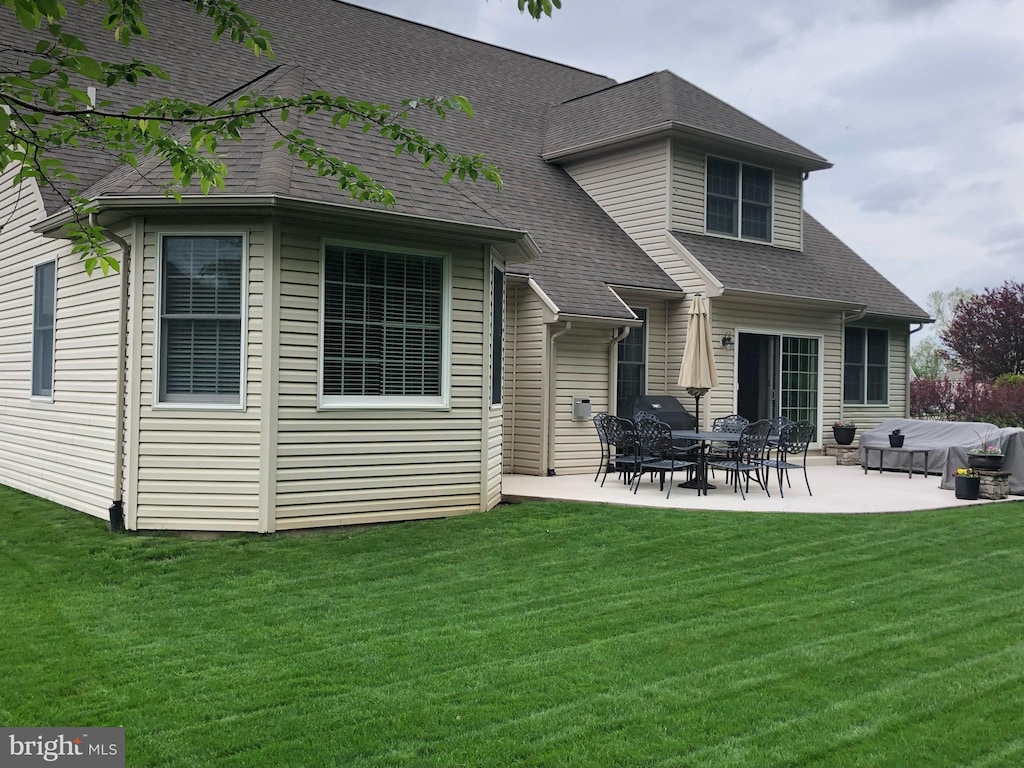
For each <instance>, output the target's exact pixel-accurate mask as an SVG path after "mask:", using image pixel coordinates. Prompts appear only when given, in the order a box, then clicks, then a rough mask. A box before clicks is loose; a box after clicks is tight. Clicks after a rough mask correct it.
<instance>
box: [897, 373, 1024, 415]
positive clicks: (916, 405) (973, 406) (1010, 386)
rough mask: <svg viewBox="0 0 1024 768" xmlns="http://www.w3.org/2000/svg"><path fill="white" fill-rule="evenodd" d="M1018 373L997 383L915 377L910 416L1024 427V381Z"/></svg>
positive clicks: (1001, 378) (1002, 377)
mask: <svg viewBox="0 0 1024 768" xmlns="http://www.w3.org/2000/svg"><path fill="white" fill-rule="evenodd" d="M1018 379H1024V377H1018V376H1017V375H1015V374H1011V375H1008V376H1001V377H1000V378H999V379H998V380H997V381H996V383H995V384H987V383H973V382H970V381H959V382H953V381H950V380H949V379H948V378H943V379H915V380H913V381H911V382H910V415H911V416H914V417H916V418H933V419H944V420H947V421H986V422H989V423H990V424H995V425H996V426H997V427H1020V426H1024V383H1022V382H1021V381H1019V380H1018Z"/></svg>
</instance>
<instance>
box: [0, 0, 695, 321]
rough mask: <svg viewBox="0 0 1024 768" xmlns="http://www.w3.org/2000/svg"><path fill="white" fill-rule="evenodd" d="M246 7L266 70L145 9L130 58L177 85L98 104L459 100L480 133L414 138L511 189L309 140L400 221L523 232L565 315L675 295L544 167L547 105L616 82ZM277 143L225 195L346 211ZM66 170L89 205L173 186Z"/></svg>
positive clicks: (163, 84) (240, 169) (377, 21)
mask: <svg viewBox="0 0 1024 768" xmlns="http://www.w3.org/2000/svg"><path fill="white" fill-rule="evenodd" d="M245 9H246V10H247V11H248V12H250V13H252V14H253V15H254V16H255V17H256V18H257V19H259V21H260V22H261V24H262V25H263V26H264V27H265V28H267V29H269V30H271V32H272V33H273V35H274V38H273V47H274V52H275V55H276V58H275V59H274V60H273V61H272V62H268V61H267V59H266V58H259V59H257V58H256V57H254V56H253V55H252V54H251V53H250V52H248V51H246V50H245V49H243V48H241V47H239V46H236V45H232V44H230V43H229V42H227V41H224V40H221V41H219V42H217V43H216V44H214V43H211V41H210V36H211V33H212V30H211V28H210V26H209V23H208V21H207V20H206V19H203V18H200V17H198V16H197V15H196V14H195V12H194V11H193V10H191V9H190V8H189V6H188V4H186V3H147V4H146V5H145V11H146V24H147V26H148V28H149V30H150V33H151V38H150V39H148V40H142V39H139V40H135V41H133V43H132V47H131V51H130V56H132V57H135V58H138V59H141V60H143V61H147V62H151V63H154V64H157V65H159V66H161V67H163V68H164V69H165V70H166V71H167V72H168V74H169V75H170V81H169V82H167V81H149V80H147V81H145V82H144V83H143V85H142V87H140V88H139V89H135V90H132V89H130V88H126V87H119V88H115V89H111V90H109V91H101V93H100V98H101V99H111V100H113V101H115V102H116V103H120V104H130V103H137V102H138V101H140V100H141V99H142V98H153V97H159V96H172V95H177V96H182V97H185V98H189V99H192V100H197V101H204V102H208V103H213V102H215V101H217V100H219V99H221V98H223V97H225V95H227V94H229V93H232V92H235V91H237V90H239V89H243V88H247V87H249V85H250V84H253V87H255V88H257V89H262V90H264V91H266V92H270V91H271V90H272V89H271V83H272V82H273V83H274V85H275V86H280V87H281V88H282V89H283V90H284V91H285V92H289V91H291V90H294V89H295V88H305V87H306V86H312V87H316V88H322V89H324V90H327V91H331V92H335V93H343V94H345V95H346V96H350V97H353V98H363V99H369V100H372V101H375V102H386V103H391V104H398V103H400V101H401V100H402V99H403V98H415V97H420V96H427V95H437V94H448V95H454V94H458V95H463V96H466V97H468V98H469V99H470V101H471V102H472V104H473V107H474V110H475V117H474V118H473V119H469V118H467V117H465V116H462V115H450V116H449V118H448V119H447V120H444V121H438V120H432V119H421V118H418V117H417V122H416V125H417V126H418V127H420V128H421V129H423V130H424V131H426V132H427V133H428V135H430V136H431V137H433V138H436V139H437V140H439V141H442V142H444V143H445V144H446V145H447V146H449V148H451V149H453V150H454V151H459V152H482V153H484V154H485V155H486V156H487V158H488V159H489V160H491V161H492V162H495V163H496V164H497V165H498V166H499V167H500V168H501V170H502V178H503V181H504V188H503V189H502V190H497V189H495V188H494V187H493V186H492V185H490V184H489V183H488V182H478V183H475V184H473V183H468V182H467V183H464V184H459V183H454V184H451V185H444V184H442V183H441V172H440V171H439V170H436V169H434V168H430V169H423V168H422V166H421V165H420V164H419V163H418V162H417V161H415V160H414V159H412V158H410V157H408V156H405V155H403V156H401V157H397V158H396V157H395V156H394V153H393V151H392V148H391V147H390V146H388V145H386V144H385V143H384V142H383V141H381V140H379V139H377V138H375V137H373V136H372V135H368V136H364V135H363V134H362V133H360V131H359V130H358V128H355V127H350V128H349V129H348V130H346V131H344V132H338V131H334V130H330V129H329V128H328V127H327V126H325V125H324V124H323V122H322V121H320V120H319V119H317V118H313V119H308V118H303V120H304V121H305V122H303V125H302V127H303V129H304V130H307V131H308V132H310V133H311V134H312V135H314V137H315V138H317V139H319V140H320V141H323V142H325V143H326V145H327V147H328V148H329V149H330V150H331V151H332V152H334V153H335V154H337V155H339V156H340V157H342V158H343V159H351V160H353V161H354V162H356V163H357V164H359V165H360V166H361V167H362V168H364V169H365V170H367V171H368V172H370V173H371V174H373V175H374V176H375V177H376V178H378V180H379V181H381V182H382V183H384V184H386V185H389V186H390V187H391V188H392V189H393V190H394V191H395V193H396V196H397V197H398V204H397V205H396V206H395V208H394V209H393V210H394V212H395V213H397V214H410V215H416V216H424V217H429V218H432V219H440V220H444V221H450V222H455V223H463V224H468V225H480V224H485V225H488V226H502V227H505V228H509V229H516V230H520V231H525V232H529V233H530V235H531V236H532V238H533V240H534V242H535V243H536V244H537V245H538V247H539V249H540V251H541V254H542V255H541V256H540V257H538V258H536V259H534V260H533V261H532V262H530V263H529V264H528V265H526V266H525V268H521V269H525V270H526V271H528V272H529V274H531V275H532V276H533V277H534V278H535V279H536V280H537V281H538V283H539V284H540V285H541V286H542V288H543V289H544V290H545V292H546V293H547V294H548V295H549V296H550V297H551V299H552V300H553V301H554V302H555V303H556V304H557V305H558V307H559V308H560V309H561V310H562V311H563V312H565V313H570V314H581V315H595V316H604V317H611V318H627V317H630V316H631V315H630V313H629V310H628V309H627V308H625V307H624V306H623V305H622V303H621V302H620V301H619V300H618V299H617V298H616V297H615V295H614V294H613V293H612V292H611V291H610V290H609V289H608V288H607V284H608V283H612V284H616V285H621V284H623V282H628V283H629V284H630V285H633V286H635V287H638V288H652V289H660V290H670V291H678V290H679V288H678V286H676V284H675V283H674V282H673V281H672V280H671V279H670V278H669V277H668V276H667V275H666V274H665V273H664V272H663V271H662V270H661V268H660V267H658V266H657V265H656V264H655V263H654V262H653V261H652V260H651V259H650V258H649V257H648V256H647V255H646V254H645V253H644V252H643V250H642V249H641V248H640V247H639V246H638V245H637V244H636V243H634V242H633V240H631V239H630V238H629V237H628V236H627V235H626V234H625V232H623V231H622V229H621V228H620V227H619V226H618V225H617V224H615V222H614V221H612V220H611V218H609V217H608V216H607V215H606V214H605V213H604V212H603V211H602V210H601V209H600V208H599V207H598V205H597V204H596V203H595V202H594V201H593V200H591V199H590V197H589V196H588V195H587V194H586V193H585V192H584V191H583V190H582V189H580V188H579V186H578V185H577V184H576V183H575V182H574V181H573V180H572V179H571V178H570V177H569V175H568V174H567V173H566V172H565V171H563V170H562V169H561V168H559V167H557V166H555V165H551V164H548V163H546V162H545V161H544V160H543V158H542V157H541V153H540V148H541V146H542V145H543V141H544V132H545V128H546V125H547V114H548V110H549V109H550V107H551V106H552V105H555V104H560V103H562V102H565V101H568V100H571V99H574V98H576V97H578V96H581V95H583V94H587V93H592V92H594V91H596V90H600V89H603V88H606V87H607V86H608V85H610V84H612V83H613V82H614V81H612V80H609V79H608V78H605V77H602V76H600V75H596V74H593V73H590V72H584V71H581V70H578V69H574V68H572V67H567V66H564V65H561V64H557V63H554V62H550V61H545V60H543V59H538V58H535V57H532V56H527V55H524V54H521V53H517V52H515V51H510V50H508V49H504V48H500V47H497V46H493V45H489V44H486V43H481V42H478V41H475V40H470V39H467V38H464V37H460V36H458V35H454V34H450V33H447V32H443V31H441V30H437V29H433V28H431V27H427V26H423V25H420V24H416V23H413V22H409V21H405V20H402V19H398V18H395V17H392V16H388V15H386V14H382V13H379V12H375V11H370V10H367V9H364V8H359V7H356V6H352V5H347V4H345V3H343V2H338V1H337V0H304V2H303V7H302V10H301V12H296V9H295V7H294V5H293V4H290V3H281V2H277V1H276V0H246V3H245ZM68 11H69V16H70V17H71V21H69V24H68V28H69V29H70V28H72V26H73V28H74V29H75V33H76V34H78V35H79V36H80V37H81V38H82V39H83V41H84V42H85V43H86V44H87V45H88V46H89V49H90V52H91V53H92V54H93V55H94V56H97V57H99V58H122V57H123V56H124V55H125V54H124V52H123V51H121V50H120V49H119V47H118V46H117V45H116V44H115V43H113V41H112V40H111V37H110V33H109V32H105V31H104V30H102V28H101V27H100V26H99V24H98V23H97V21H96V20H97V19H98V18H99V16H100V15H101V14H100V13H99V12H98V11H96V10H95V8H94V7H92V6H87V7H86V8H80V7H78V6H77V5H75V4H70V5H69V8H68ZM85 20H89V23H84V22H85ZM13 26H14V27H16V28H15V29H6V30H0V49H2V48H3V45H2V43H4V42H8V43H10V42H15V43H19V44H20V46H21V47H22V48H26V47H27V48H31V47H32V46H26V45H25V39H24V38H25V37H26V33H25V31H24V30H23V29H21V28H20V27H19V26H18V25H13ZM19 36H20V38H21V39H18V37H19ZM29 37H32V36H31V35H29ZM278 67H279V68H280V69H275V68H278ZM275 78H276V79H275ZM143 89H144V90H143ZM269 131H270V129H269V127H267V126H265V125H264V126H259V127H256V128H254V129H253V130H252V131H250V133H249V135H248V136H247V137H246V139H247V140H246V141H245V142H243V143H242V144H231V143H225V144H222V145H221V153H222V156H223V157H224V159H225V161H226V162H227V164H228V166H229V175H228V178H227V189H226V190H225V192H226V193H228V194H280V195H289V196H294V197H298V198H301V199H305V200H311V201H316V202H322V201H330V202H333V203H343V204H348V203H351V201H349V199H348V196H347V195H346V194H345V193H343V192H339V191H338V190H337V189H336V188H335V186H334V184H333V183H332V182H330V181H329V180H324V179H319V178H317V177H316V176H315V174H311V173H310V172H309V171H307V170H306V169H305V168H304V167H303V166H302V165H301V164H299V163H298V162H297V161H295V160H294V159H293V158H290V156H288V155H287V154H286V153H284V151H283V150H278V151H277V152H276V153H274V154H273V155H272V154H270V150H269V149H268V148H269V146H271V145H272V144H273V140H274V139H275V137H274V136H273V135H272V134H271V133H270V132H269ZM66 157H67V162H68V165H69V167H70V168H71V169H72V170H73V171H74V172H76V173H77V174H78V176H79V179H80V184H79V188H81V189H85V188H88V187H92V190H91V191H92V192H93V193H96V192H102V193H103V194H105V195H137V194H152V193H153V192H155V190H156V188H157V186H156V185H158V184H159V182H160V181H161V179H162V177H163V176H165V174H166V169H161V168H160V167H159V166H158V167H149V168H146V169H144V170H145V174H146V177H148V180H147V178H145V177H142V176H140V175H139V173H138V172H137V171H125V170H124V169H123V168H118V164H117V161H116V158H113V157H111V156H108V155H105V154H103V153H99V152H89V151H85V150H82V149H78V150H75V151H74V152H73V154H69V155H67V156H66ZM44 196H45V200H46V203H47V207H48V209H49V210H50V211H51V212H54V211H56V210H59V209H60V208H61V207H63V204H64V203H63V200H62V198H61V197H60V196H59V195H56V194H54V192H53V191H52V190H44ZM169 204H172V203H171V202H170V201H169ZM351 204H352V205H355V206H359V205H361V204H358V203H351ZM623 275H628V276H629V279H628V281H624V279H623Z"/></svg>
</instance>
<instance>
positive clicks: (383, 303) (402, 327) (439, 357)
mask: <svg viewBox="0 0 1024 768" xmlns="http://www.w3.org/2000/svg"><path fill="white" fill-rule="evenodd" d="M445 261H446V260H445V257H443V256H438V255H427V254H416V253H404V252H398V251H392V250H378V249H371V248H366V247H361V246H353V245H336V244H327V245H326V246H325V247H324V266H323V270H324V271H323V285H324V293H323V296H324V298H323V329H322V340H323V342H322V343H323V354H322V361H323V362H322V365H323V370H322V376H321V394H322V402H323V404H325V405H328V406H330V405H367V406H371V407H372V406H382V405H383V406H386V405H389V404H395V405H400V406H412V405H424V406H430V405H444V404H445V402H446V400H447V363H446V357H447V339H446V334H447V329H446V327H445V326H446V319H445V307H446V306H447V302H448V299H447V287H446V280H447V278H446V275H445V272H446V264H445Z"/></svg>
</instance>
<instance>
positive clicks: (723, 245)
mask: <svg viewBox="0 0 1024 768" xmlns="http://www.w3.org/2000/svg"><path fill="white" fill-rule="evenodd" d="M672 235H673V236H674V237H675V238H676V239H677V240H678V241H679V242H680V243H682V245H683V246H684V247H685V248H686V249H687V250H688V251H689V252H690V253H691V254H693V256H694V258H696V259H697V260H698V261H700V263H701V264H702V265H704V266H705V267H706V268H707V269H708V271H710V272H711V274H713V275H714V276H715V277H716V278H718V280H719V281H721V283H722V284H723V286H725V288H726V289H730V288H731V289H734V290H743V291H759V292H762V293H770V294H780V295H784V296H797V297H802V298H806V299H825V300H832V301H845V302H849V303H851V304H859V305H862V306H866V307H867V309H868V312H869V313H871V314H874V315H882V316H888V317H900V318H906V319H908V320H915V321H926V320H928V319H929V317H928V313H927V312H925V311H924V310H923V309H921V308H920V307H919V306H917V304H915V303H914V302H913V301H911V300H910V299H909V298H907V296H906V295H904V294H903V292H902V291H900V289H899V288H897V287H896V286H895V285H893V284H892V283H891V282H889V281H888V280H886V279H885V277H883V276H882V275H881V274H880V273H879V272H878V270H876V269H875V268H874V267H872V266H871V265H870V264H868V263H867V262H866V261H864V259H862V258H861V257H860V256H858V255H857V254H856V253H854V252H853V251H852V250H850V248H849V247H847V246H846V244H844V243H843V242H842V241H841V240H840V239H839V238H838V237H836V236H835V235H834V234H832V233H831V232H829V231H828V230H827V229H826V228H825V227H823V226H822V225H821V224H820V223H819V222H818V221H817V219H815V218H814V217H813V216H811V215H810V214H809V213H807V212H804V250H803V251H802V252H801V251H793V250H788V249H785V248H773V247H772V246H770V245H762V244H760V243H749V242H743V241H741V240H733V239H730V238H725V237H708V236H706V235H698V234H693V233H691V232H679V231H674V232H673V233H672Z"/></svg>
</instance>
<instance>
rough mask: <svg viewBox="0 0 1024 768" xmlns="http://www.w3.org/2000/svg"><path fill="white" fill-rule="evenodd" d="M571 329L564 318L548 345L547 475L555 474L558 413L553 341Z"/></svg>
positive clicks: (555, 361) (556, 375) (556, 369)
mask: <svg viewBox="0 0 1024 768" xmlns="http://www.w3.org/2000/svg"><path fill="white" fill-rule="evenodd" d="M571 330H572V321H571V320H566V321H565V328H563V329H562V330H560V331H555V333H553V334H551V338H550V342H551V343H550V345H549V346H548V359H549V360H550V365H549V366H548V368H549V369H550V370H551V373H550V376H549V379H548V387H549V391H548V477H554V476H555V467H554V464H555V431H556V430H555V419H556V418H557V415H558V409H557V408H556V405H557V403H556V402H555V401H556V399H557V395H558V353H557V352H556V350H555V343H556V342H557V341H558V339H559V338H561V337H562V336H564V335H565V334H567V333H568V332H569V331H571Z"/></svg>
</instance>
